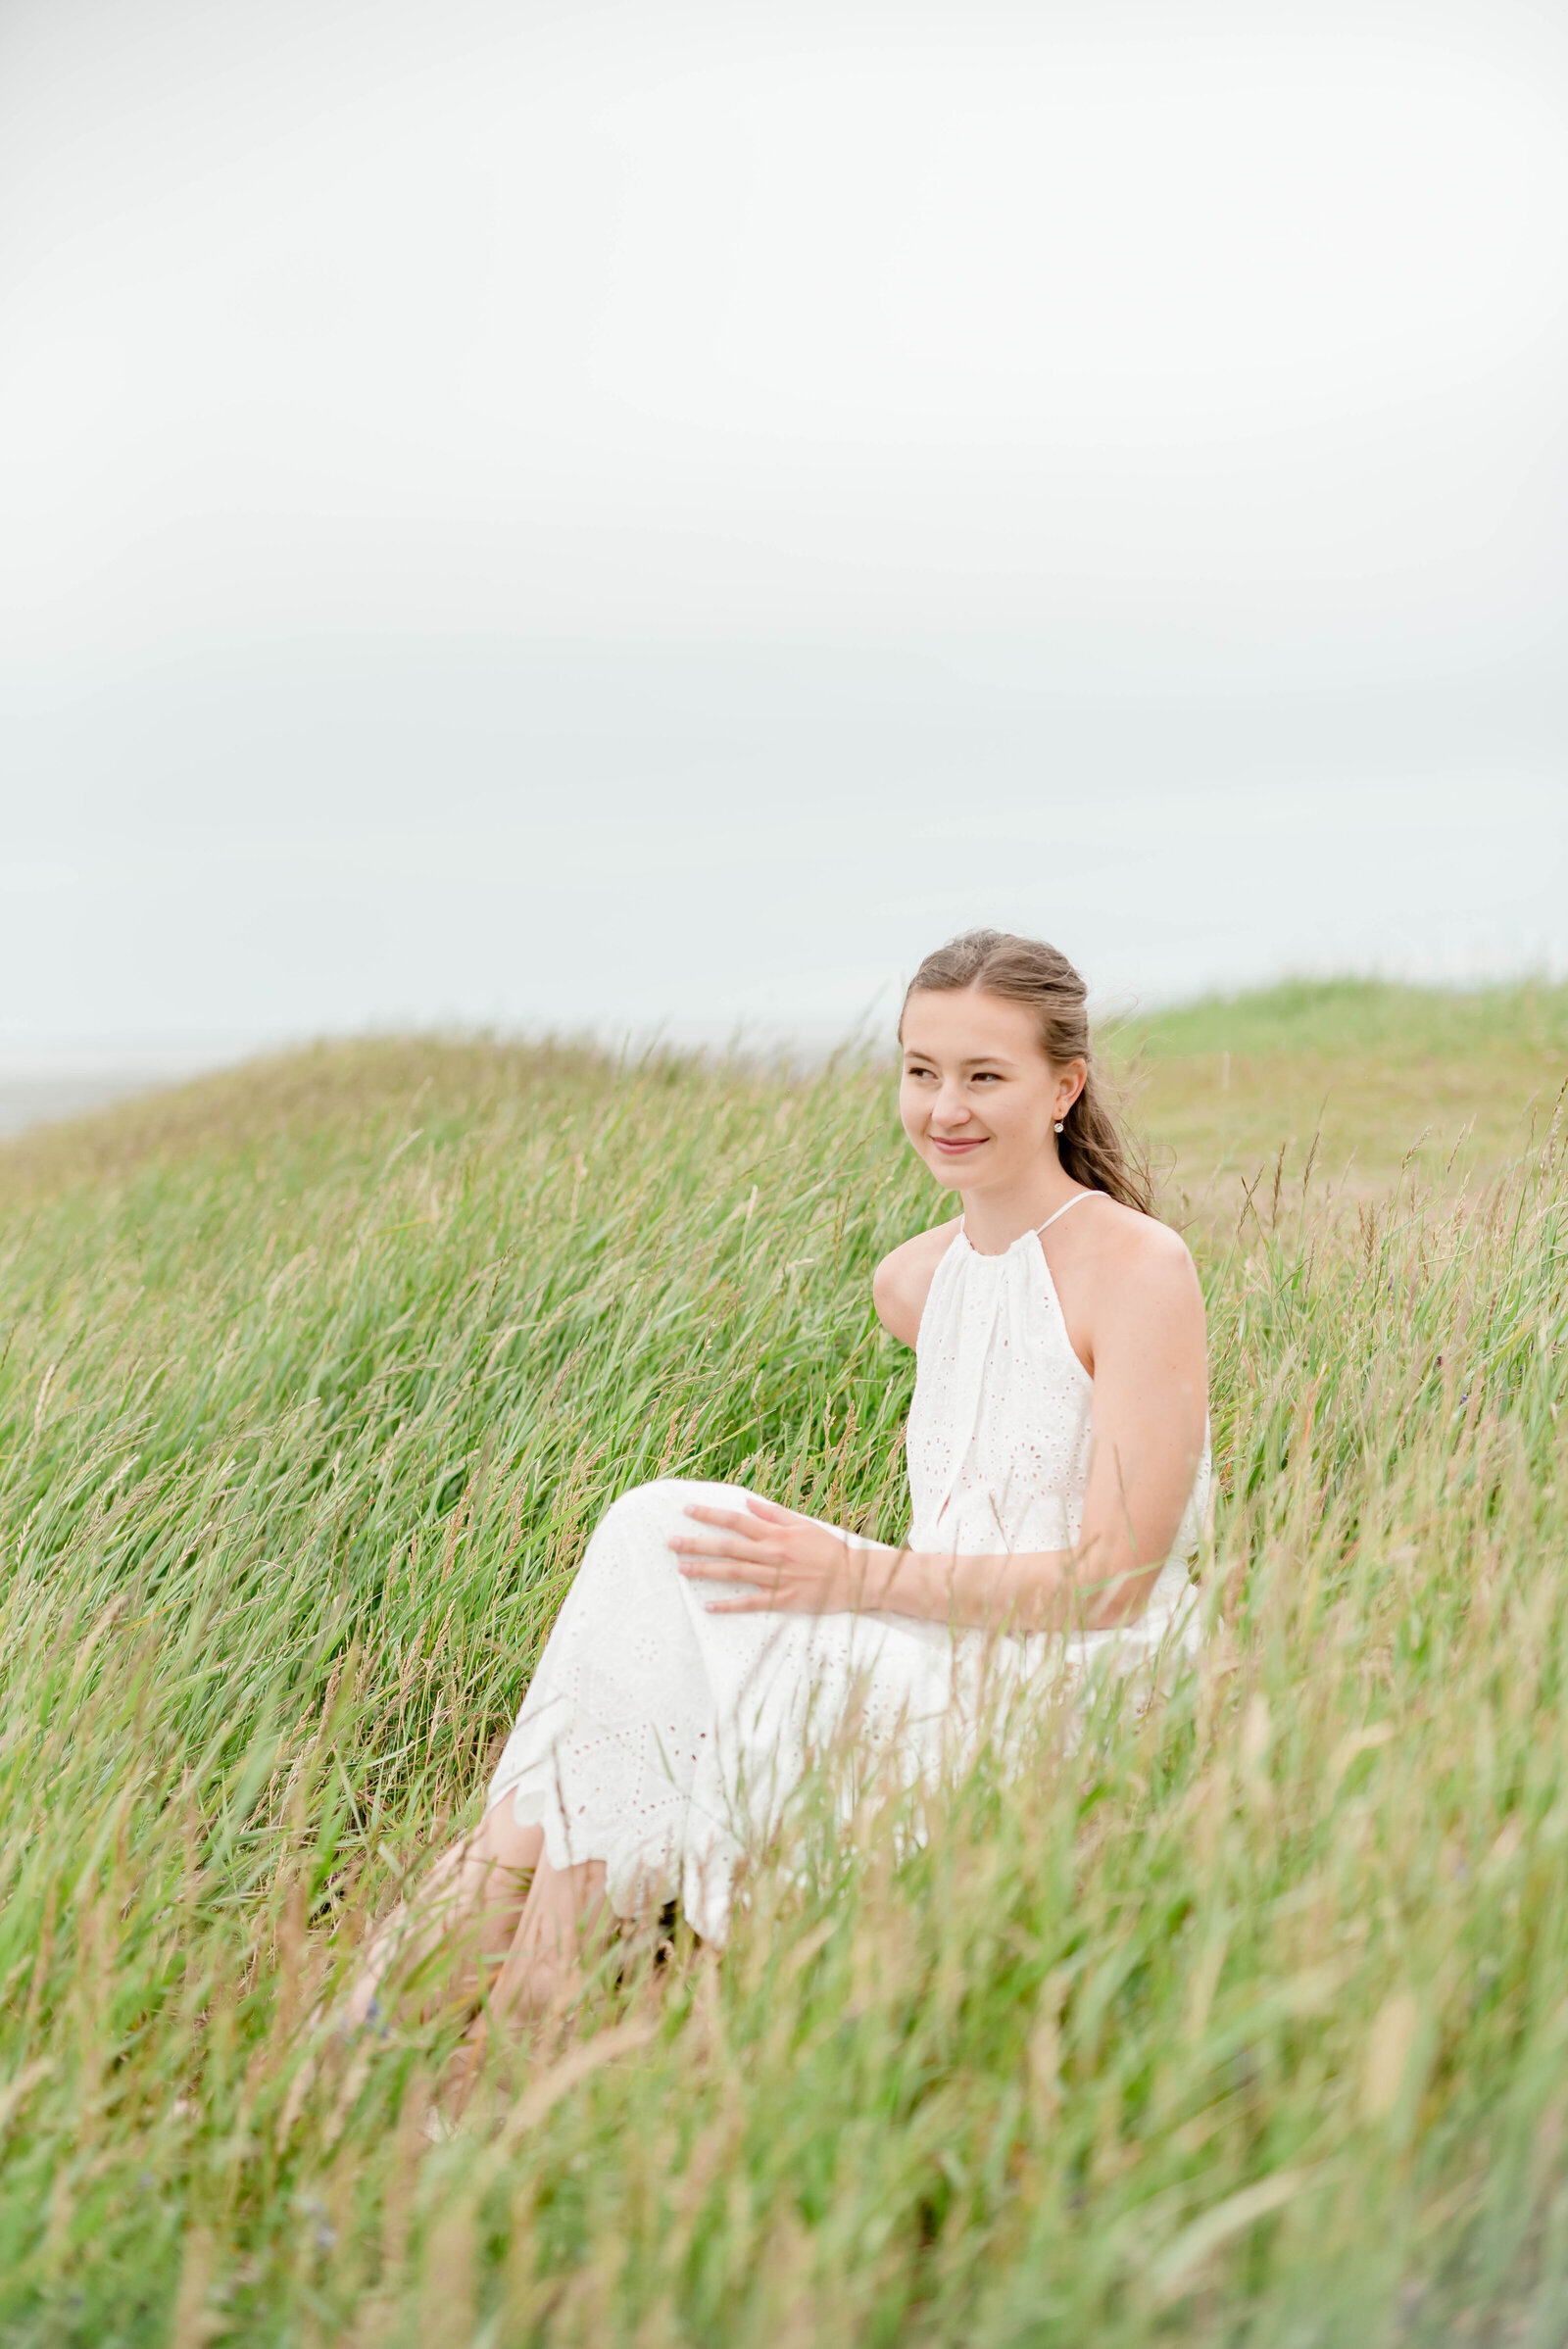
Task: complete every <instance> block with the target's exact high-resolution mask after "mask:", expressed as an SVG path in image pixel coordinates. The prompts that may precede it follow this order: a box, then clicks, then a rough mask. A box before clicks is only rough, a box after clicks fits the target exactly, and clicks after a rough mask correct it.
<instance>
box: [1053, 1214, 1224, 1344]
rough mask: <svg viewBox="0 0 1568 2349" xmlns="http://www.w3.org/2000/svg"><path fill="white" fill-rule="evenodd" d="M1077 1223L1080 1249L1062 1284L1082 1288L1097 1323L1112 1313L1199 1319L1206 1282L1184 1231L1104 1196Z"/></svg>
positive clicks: (1142, 1319)
mask: <svg viewBox="0 0 1568 2349" xmlns="http://www.w3.org/2000/svg"><path fill="white" fill-rule="evenodd" d="M1072 1220H1073V1222H1074V1223H1076V1224H1077V1225H1078V1227H1079V1230H1078V1233H1077V1235H1076V1238H1077V1241H1078V1249H1079V1252H1078V1254H1077V1256H1076V1261H1075V1263H1074V1264H1073V1266H1072V1267H1071V1269H1070V1271H1068V1272H1067V1277H1066V1278H1064V1279H1062V1280H1059V1281H1058V1288H1060V1289H1062V1290H1064V1291H1066V1290H1068V1289H1069V1287H1070V1288H1072V1289H1076V1290H1078V1292H1079V1294H1080V1296H1081V1297H1082V1300H1083V1304H1084V1307H1085V1308H1086V1309H1089V1310H1092V1313H1093V1318H1094V1319H1095V1321H1096V1323H1097V1324H1099V1323H1101V1322H1103V1321H1104V1320H1105V1319H1106V1316H1107V1315H1109V1316H1112V1317H1114V1318H1115V1319H1117V1320H1126V1319H1128V1318H1129V1317H1130V1318H1131V1320H1132V1321H1133V1322H1135V1323H1137V1324H1140V1325H1144V1324H1147V1323H1149V1322H1150V1321H1159V1320H1164V1319H1165V1318H1167V1317H1169V1316H1171V1315H1174V1316H1175V1317H1176V1318H1177V1319H1178V1320H1181V1321H1187V1320H1189V1319H1191V1317H1192V1316H1193V1315H1194V1313H1196V1314H1197V1317H1198V1320H1199V1321H1200V1322H1201V1319H1202V1312H1203V1304H1202V1287H1201V1282H1200V1280H1199V1277H1198V1267H1197V1265H1196V1264H1195V1263H1194V1261H1193V1254H1192V1250H1191V1248H1189V1247H1188V1245H1187V1243H1186V1241H1185V1240H1184V1239H1183V1238H1182V1236H1181V1234H1180V1232H1177V1231H1173V1230H1172V1228H1171V1226H1170V1225H1169V1224H1168V1223H1161V1222H1160V1220H1159V1218H1158V1216H1157V1215H1146V1214H1145V1213H1144V1212H1143V1211H1142V1210H1141V1209H1140V1208H1137V1207H1124V1206H1123V1205H1122V1204H1121V1203H1120V1201H1119V1200H1116V1199H1101V1200H1099V1201H1097V1203H1096V1204H1095V1205H1094V1206H1093V1207H1090V1208H1086V1209H1085V1210H1084V1212H1083V1213H1082V1214H1081V1215H1075V1216H1074V1217H1073V1219H1072Z"/></svg>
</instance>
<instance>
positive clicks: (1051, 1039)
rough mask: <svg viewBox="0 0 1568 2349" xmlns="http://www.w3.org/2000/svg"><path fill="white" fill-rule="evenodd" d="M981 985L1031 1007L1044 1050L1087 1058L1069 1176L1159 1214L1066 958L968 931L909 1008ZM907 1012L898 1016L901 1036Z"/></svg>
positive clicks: (1071, 1127)
mask: <svg viewBox="0 0 1568 2349" xmlns="http://www.w3.org/2000/svg"><path fill="white" fill-rule="evenodd" d="M959 987H976V988H978V989H979V990H980V992H981V993H982V994H983V995H1000V996H1002V997H1004V998H1005V1000H1006V1001H1007V1002H1008V1003H1027V1004H1028V1005H1029V1008H1030V1009H1031V1010H1032V1011H1033V1013H1034V1014H1035V1019H1036V1022H1037V1024H1038V1029H1039V1035H1040V1044H1041V1049H1042V1051H1043V1052H1045V1055H1046V1057H1047V1059H1048V1060H1052V1061H1054V1062H1055V1064H1056V1065H1057V1067H1060V1066H1061V1064H1062V1062H1063V1061H1066V1060H1082V1061H1084V1062H1085V1064H1086V1067H1087V1074H1086V1075H1085V1078H1084V1089H1083V1091H1082V1093H1080V1094H1079V1096H1078V1099H1077V1100H1076V1101H1074V1102H1073V1105H1072V1107H1071V1108H1070V1109H1069V1110H1068V1112H1067V1114H1066V1117H1065V1118H1064V1119H1063V1121H1062V1131H1061V1132H1060V1133H1059V1134H1058V1135H1057V1137H1056V1154H1057V1156H1058V1157H1059V1158H1060V1160H1061V1165H1062V1171H1063V1173H1065V1174H1068V1175H1070V1176H1071V1177H1072V1180H1073V1181H1074V1182H1075V1183H1083V1184H1086V1185H1087V1186H1088V1188H1089V1189H1090V1190H1091V1191H1105V1192H1108V1193H1109V1194H1110V1197H1111V1198H1112V1199H1119V1200H1120V1201H1121V1203H1122V1205H1123V1206H1124V1207H1136V1208H1137V1209H1138V1211H1139V1213H1140V1214H1142V1215H1152V1213H1153V1212H1154V1199H1153V1192H1152V1187H1151V1184H1150V1180H1149V1169H1148V1168H1147V1166H1145V1165H1144V1163H1143V1162H1142V1160H1141V1159H1140V1158H1139V1157H1138V1156H1137V1154H1136V1153H1135V1151H1134V1150H1133V1148H1132V1146H1131V1145H1130V1143H1129V1142H1128V1139H1127V1137H1126V1135H1125V1134H1124V1133H1123V1132H1122V1130H1121V1127H1120V1125H1119V1124H1118V1122H1117V1119H1116V1115H1115V1112H1114V1110H1113V1109H1112V1107H1111V1105H1110V1102H1109V1101H1108V1099H1107V1098H1106V1088H1105V1085H1104V1081H1103V1078H1102V1077H1101V1076H1100V1074H1099V1072H1098V1070H1097V1069H1096V1066H1095V1057H1094V1050H1093V1047H1092V1046H1091V1044H1090V1040H1089V1015H1088V1012H1087V1010H1086V1008H1085V1004H1086V1002H1087V999H1088V993H1089V991H1088V989H1087V988H1086V987H1085V985H1084V983H1083V981H1082V979H1081V978H1080V977H1079V976H1078V973H1077V972H1076V971H1075V970H1074V968H1073V966H1072V964H1071V963H1070V962H1069V961H1068V959H1067V957H1066V955H1065V954H1060V953H1059V952H1058V951H1057V949H1056V948H1055V947H1054V946H1047V945H1046V944H1045V942H1044V940H1043V939H1039V938H1014V937H1013V936H1012V934H1011V933H1010V932H1009V931H1006V930H966V931H965V932H964V934H963V936H962V937H961V938H952V939H950V940H949V941H948V944H947V945H946V946H939V947H938V948H937V951H936V953H935V954H927V956H926V958H925V960H924V961H923V962H922V963H921V965H920V967H919V969H918V970H917V971H916V972H915V974H914V977H913V978H912V979H911V980H910V982H909V986H908V992H907V994H906V996H905V999H904V1003H905V1009H906V1010H907V1008H908V1003H909V997H910V996H911V995H914V994H916V993H917V992H919V991H923V990H926V989H929V990H931V991H932V992H933V993H946V992H948V991H951V990H952V989H955V988H959ZM903 1032H904V1014H903V1012H901V1013H900V1014H899V1033H900V1035H901V1036H902V1035H903Z"/></svg>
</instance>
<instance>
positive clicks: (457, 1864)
mask: <svg viewBox="0 0 1568 2349" xmlns="http://www.w3.org/2000/svg"><path fill="white" fill-rule="evenodd" d="M543 1852H544V1834H543V1831H542V1830H541V1829H539V1828H537V1827H519V1826H518V1824H517V1821H516V1818H515V1813H514V1810H513V1806H512V1801H511V1798H510V1796H508V1795H503V1796H502V1798H501V1800H500V1801H499V1802H498V1803H496V1804H495V1805H494V1806H493V1808H492V1809H490V1810H488V1811H487V1812H486V1813H485V1815H484V1817H483V1818H482V1819H481V1820H480V1822H479V1824H478V1826H477V1827H476V1828H475V1829H474V1831H473V1833H472V1835H465V1836H464V1838H463V1840H462V1842H461V1843H454V1844H453V1845H452V1846H451V1848H450V1849H449V1850H447V1851H444V1852H443V1853H442V1855H441V1857H440V1858H439V1859H438V1860H437V1861H436V1862H435V1864H434V1866H433V1867H432V1868H431V1869H430V1870H429V1872H428V1874H427V1875H426V1876H425V1877H423V1879H422V1880H421V1881H420V1883H419V1884H418V1885H417V1888H416V1889H415V1891H414V1892H413V1893H412V1894H411V1895H410V1897H409V1898H408V1899H407V1900H405V1901H402V1902H400V1903H399V1905H398V1907H397V1908H396V1909H394V1910H393V1912H392V1914H391V1916H390V1917H389V1918H388V1919H387V1921H386V1923H385V1924H384V1925H383V1926H382V1927H381V1928H380V1929H379V1931H378V1932H377V1933H374V1934H373V1935H372V1936H371V1939H370V1941H369V1944H368V1948H367V1949H366V1952H365V1956H364V1959H363V1961H362V1963H361V1966H360V1970H359V1973H358V1974H357V1975H356V1977H355V1980H354V1986H353V1988H352V1989H351V1990H350V1992H349V1996H348V2003H347V2006H346V2008H345V2010H344V2014H345V2020H346V2021H347V2022H348V2024H349V2025H350V2026H354V2025H357V2024H362V2023H365V2022H368V2019H369V2016H370V2013H371V2010H372V2009H373V2007H374V2005H375V2002H376V1997H377V1994H378V1992H379V1990H380V1986H381V1983H382V1982H383V1981H384V1980H385V1978H386V1974H387V1970H388V1968H389V1966H391V1965H393V1964H394V1963H395V1964H397V1965H398V1966H399V1967H403V1968H413V1967H415V1966H417V1965H420V1964H422V1963H423V1961H424V1960H425V1959H426V1958H427V1957H429V1956H430V1955H431V1954H432V1952H433V1951H434V1950H435V1949H436V1948H437V1947H438V1946H439V1945H440V1943H441V1942H442V1941H444V1940H445V1939H446V1938H447V1937H448V1936H449V1935H450V1934H453V1933H457V1932H459V1931H460V1930H462V1929H464V1928H472V1929H473V1932H474V1938H475V1943H476V1952H477V1954H479V1955H483V1954H484V1953H486V1952H493V1953H495V1954H497V1955H499V1954H500V1953H501V1952H502V1951H508V1950H510V1946H511V1944H512V1943H513V1941H514V1939H515V1934H516V1933H517V1930H518V1920H519V1919H520V1918H521V1917H522V1915H523V1914H524V1913H525V1908H526V1898H525V1893H526V1887H525V1884H524V1882H523V1880H524V1879H525V1878H526V1877H527V1876H528V1875H529V1874H530V1873H532V1872H534V1871H536V1870H537V1869H538V1868H539V1865H540V1862H541V1859H542V1857H543Z"/></svg>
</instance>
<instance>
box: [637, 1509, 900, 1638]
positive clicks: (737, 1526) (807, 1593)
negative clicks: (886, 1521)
mask: <svg viewBox="0 0 1568 2349" xmlns="http://www.w3.org/2000/svg"><path fill="white" fill-rule="evenodd" d="M686 1514H687V1516H688V1517H692V1518H695V1519H696V1521H697V1522H698V1524H699V1525H708V1526H712V1527H713V1528H714V1532H713V1534H712V1536H711V1537H710V1538H709V1539H708V1540H706V1541H705V1540H703V1539H701V1538H700V1537H699V1536H698V1535H696V1534H677V1535H676V1537H675V1539H674V1540H673V1541H672V1542H671V1543H670V1545H669V1546H670V1548H671V1549H672V1550H674V1552H675V1554H676V1556H677V1558H678V1559H679V1561H680V1571H681V1573H682V1574H683V1575H685V1576H686V1577H687V1579H688V1580H689V1581H691V1582H697V1583H749V1584H751V1585H752V1586H753V1590H752V1593H751V1594H750V1595H748V1596H747V1597H745V1598H711V1599H708V1600H707V1601H706V1602H705V1603H706V1605H707V1608H708V1611H709V1613H710V1614H711V1615H760V1614H764V1613H769V1612H773V1613H778V1612H782V1613H786V1614H791V1615H843V1614H849V1613H852V1612H853V1611H855V1610H856V1609H857V1608H859V1607H864V1606H875V1605H876V1604H877V1603H878V1601H877V1598H876V1594H875V1593H876V1587H877V1586H878V1585H879V1584H881V1583H882V1582H884V1581H885V1580H886V1578H887V1570H888V1568H889V1567H890V1566H891V1565H892V1563H893V1561H894V1555H895V1553H894V1552H893V1551H892V1550H889V1549H884V1548H883V1547H882V1546H881V1545H880V1544H877V1545H874V1546H872V1545H862V1544H859V1543H855V1544H852V1543H851V1542H846V1541H845V1539H844V1537H843V1535H842V1534H835V1533H834V1532H832V1531H831V1529H830V1528H829V1527H827V1526H825V1525H818V1524H816V1523H815V1521H814V1520H813V1519H812V1518H809V1517H803V1516H802V1515H801V1513H800V1511H799V1510H798V1509H781V1508H779V1507H778V1506H777V1504H776V1503H775V1502H773V1501H770V1500H748V1502H747V1504H746V1506H745V1508H744V1509H710V1508H704V1507H701V1506H693V1507H691V1508H689V1509H688V1510H687V1511H686Z"/></svg>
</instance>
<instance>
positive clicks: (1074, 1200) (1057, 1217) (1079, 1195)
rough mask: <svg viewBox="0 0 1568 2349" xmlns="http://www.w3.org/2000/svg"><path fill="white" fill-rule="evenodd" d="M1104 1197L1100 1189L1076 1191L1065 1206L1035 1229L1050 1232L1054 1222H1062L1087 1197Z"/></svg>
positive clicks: (1038, 1224)
mask: <svg viewBox="0 0 1568 2349" xmlns="http://www.w3.org/2000/svg"><path fill="white" fill-rule="evenodd" d="M1103 1197H1104V1194H1103V1192H1100V1191H1075V1192H1074V1193H1073V1195H1072V1197H1071V1199H1068V1200H1067V1202H1066V1204H1065V1205H1064V1206H1060V1207H1058V1208H1057V1209H1056V1212H1055V1214H1054V1215H1048V1216H1047V1217H1046V1220H1045V1222H1044V1223H1037V1224H1036V1225H1035V1230H1036V1231H1037V1232H1049V1231H1050V1229H1051V1227H1052V1225H1053V1224H1054V1223H1060V1221H1061V1219H1062V1217H1063V1216H1064V1215H1070V1214H1071V1213H1072V1211H1073V1209H1074V1207H1081V1206H1082V1205H1083V1203H1084V1201H1085V1199H1103Z"/></svg>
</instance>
